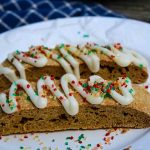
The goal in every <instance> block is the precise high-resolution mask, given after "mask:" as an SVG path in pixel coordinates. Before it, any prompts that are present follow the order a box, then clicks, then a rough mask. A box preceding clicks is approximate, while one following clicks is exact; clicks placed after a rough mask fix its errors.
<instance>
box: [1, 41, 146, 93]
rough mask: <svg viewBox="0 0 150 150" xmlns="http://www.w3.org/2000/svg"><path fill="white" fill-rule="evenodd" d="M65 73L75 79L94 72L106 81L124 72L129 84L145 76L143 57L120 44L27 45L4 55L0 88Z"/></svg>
mask: <svg viewBox="0 0 150 150" xmlns="http://www.w3.org/2000/svg"><path fill="white" fill-rule="evenodd" d="M65 72H67V73H73V74H75V75H76V76H77V77H78V78H80V77H81V78H87V77H89V76H90V75H92V74H97V75H100V76H101V77H103V78H104V79H109V80H115V79H117V77H120V76H122V75H125V76H128V77H130V78H131V80H132V82H133V83H143V82H145V81H146V79H147V78H148V72H147V62H146V60H145V59H144V58H143V57H142V56H141V55H139V54H138V53H136V52H133V51H129V50H126V49H124V48H123V47H122V46H121V45H120V44H115V45H109V46H103V47H102V46H99V45H97V44H86V45H84V46H79V45H78V46H71V45H64V44H61V45H60V46H56V47H55V48H54V49H48V48H47V47H44V46H37V47H32V48H30V50H29V52H20V51H18V50H16V51H15V52H14V53H12V54H9V55H8V59H7V60H6V61H4V62H3V63H2V66H0V74H1V75H0V83H1V84H0V91H3V90H4V89H8V88H9V86H10V85H11V82H12V81H15V80H16V79H18V78H23V79H27V80H28V81H30V82H36V81H37V80H38V79H39V78H40V77H41V76H43V75H49V74H54V75H55V77H56V79H60V77H61V76H62V75H63V74H65Z"/></svg>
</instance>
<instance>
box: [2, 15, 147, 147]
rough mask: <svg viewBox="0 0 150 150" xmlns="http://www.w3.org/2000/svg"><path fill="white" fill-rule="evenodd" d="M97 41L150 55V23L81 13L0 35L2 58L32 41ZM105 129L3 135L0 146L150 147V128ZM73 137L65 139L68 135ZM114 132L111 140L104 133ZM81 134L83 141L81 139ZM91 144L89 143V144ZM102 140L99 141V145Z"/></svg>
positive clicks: (22, 48) (39, 42)
mask: <svg viewBox="0 0 150 150" xmlns="http://www.w3.org/2000/svg"><path fill="white" fill-rule="evenodd" d="M88 41H89V42H96V43H100V44H105V43H113V42H121V43H122V44H123V45H125V46H126V47H128V48H131V49H135V50H137V51H139V52H140V53H142V54H143V55H144V56H145V57H146V58H147V59H149V58H150V51H149V50H150V25H149V24H146V23H142V22H139V21H134V20H129V19H117V18H105V17H81V18H70V19H57V20H52V21H47V22H41V23H36V24H33V25H28V26H24V27H21V28H17V29H15V30H11V31H8V32H6V33H3V34H1V35H0V61H3V60H4V59H5V58H6V56H7V54H8V53H9V52H11V51H14V50H16V49H19V50H24V51H26V50H27V49H28V47H29V46H31V45H39V44H43V45H46V46H49V47H53V46H55V45H56V44H60V43H69V44H76V43H84V42H88ZM106 132H108V131H105V130H90V131H65V132H53V133H48V134H46V133H38V134H37V133H36V134H33V135H31V134H27V136H24V135H15V136H14V135H12V136H4V137H2V139H1V140H0V150H18V149H24V150H25V149H29V150H31V149H33V150H39V149H40V150H49V149H52V150H65V149H67V148H68V150H69V148H71V149H73V150H76V149H77V150H80V149H82V150H98V149H100V147H99V146H100V145H102V146H103V149H105V150H123V149H124V148H127V147H130V146H131V148H130V149H131V150H149V140H150V129H138V130H129V131H128V132H126V133H124V134H121V133H120V132H122V130H121V131H120V130H117V131H115V132H113V133H111V134H110V135H108V136H105V134H106ZM71 136H72V137H73V139H66V138H67V137H71ZM112 136H114V139H113V140H110V144H105V141H104V137H105V138H106V139H107V140H109V137H112ZM80 138H81V141H82V143H79V141H78V139H80ZM88 144H89V145H88ZM97 144H100V145H97Z"/></svg>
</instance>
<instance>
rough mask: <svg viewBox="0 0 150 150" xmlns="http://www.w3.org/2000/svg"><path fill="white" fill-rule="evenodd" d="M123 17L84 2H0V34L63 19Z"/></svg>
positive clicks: (74, 0)
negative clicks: (42, 22)
mask: <svg viewBox="0 0 150 150" xmlns="http://www.w3.org/2000/svg"><path fill="white" fill-rule="evenodd" d="M75 16H112V17H123V16H122V15H119V14H116V13H114V12H112V11H111V10H109V9H107V8H105V7H104V6H103V5H101V4H99V3H96V2H95V3H94V2H86V1H84V0H81V1H78V0H0V33H1V32H4V31H7V30H10V29H13V28H15V27H19V26H22V25H26V24H30V23H34V22H39V21H44V20H49V19H55V18H64V17H75Z"/></svg>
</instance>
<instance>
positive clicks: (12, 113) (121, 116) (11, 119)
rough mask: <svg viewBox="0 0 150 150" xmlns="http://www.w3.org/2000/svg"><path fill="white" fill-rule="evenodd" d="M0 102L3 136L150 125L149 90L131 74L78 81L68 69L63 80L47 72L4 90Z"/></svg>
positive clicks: (20, 80)
mask: <svg viewBox="0 0 150 150" xmlns="http://www.w3.org/2000/svg"><path fill="white" fill-rule="evenodd" d="M0 104H1V108H2V109H1V111H0V134H1V135H8V134H14V133H29V132H44V131H59V130H68V129H98V128H113V127H126V128H146V127H150V94H149V93H148V92H147V91H146V90H145V89H144V88H143V87H140V86H137V85H132V83H131V80H130V79H129V78H128V77H120V78H118V80H116V81H114V82H110V81H106V80H104V79H103V78H101V77H100V76H97V75H93V76H90V78H89V79H88V80H87V79H86V80H78V79H77V78H76V76H75V75H73V74H71V73H68V74H65V75H63V76H62V77H61V80H60V81H55V80H54V76H53V75H51V76H42V77H41V78H40V79H39V80H38V82H37V85H36V83H35V82H34V83H32V84H30V83H29V82H28V81H26V80H24V79H18V80H16V81H15V82H13V83H12V85H11V87H10V89H9V90H7V91H5V92H3V93H1V94H0Z"/></svg>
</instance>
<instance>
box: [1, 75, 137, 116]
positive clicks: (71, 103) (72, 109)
mask: <svg viewBox="0 0 150 150" xmlns="http://www.w3.org/2000/svg"><path fill="white" fill-rule="evenodd" d="M114 83H115V82H114ZM114 83H113V82H108V81H106V80H104V79H102V78H101V77H99V76H96V75H93V76H91V77H90V78H89V81H88V83H85V84H86V87H88V88H89V90H88V91H87V89H86V88H85V86H83V85H81V83H80V82H78V79H77V78H76V76H75V75H73V74H71V73H68V74H65V75H63V76H62V78H61V87H62V90H63V92H64V93H63V92H61V91H60V90H59V88H57V87H56V85H55V83H54V77H53V76H45V77H41V78H40V79H39V80H38V82H37V90H38V93H37V94H36V92H35V91H34V90H33V88H32V87H31V85H30V84H29V82H27V81H26V80H24V79H19V80H17V81H15V82H13V84H12V85H11V87H10V91H9V98H8V99H7V96H6V94H5V93H1V94H0V104H1V108H2V110H3V111H4V112H5V113H8V114H11V113H14V112H16V111H17V110H18V107H17V106H18V104H17V100H16V94H15V93H16V91H17V89H18V88H19V87H22V88H23V89H24V90H25V92H26V93H27V95H28V96H29V97H30V99H31V102H32V103H33V104H34V105H35V106H36V107H37V108H45V107H46V106H47V102H48V101H47V98H46V97H45V96H44V95H43V93H44V92H43V90H44V86H47V88H49V89H50V91H51V93H52V94H53V95H54V96H56V97H57V98H58V99H59V100H60V102H61V104H62V105H63V107H64V109H65V110H66V112H67V113H68V114H70V115H76V114H77V113H78V112H79V104H78V101H77V100H76V98H75V97H74V96H73V93H71V92H70V89H69V84H70V85H71V86H72V87H73V88H74V89H75V90H76V91H77V92H78V93H79V94H80V95H81V96H82V97H83V98H84V99H86V101H88V102H89V103H91V104H101V103H102V102H103V100H104V97H105V95H106V94H108V93H109V94H110V95H111V96H112V97H113V98H114V99H115V100H116V101H117V102H118V103H120V104H122V105H128V104H130V103H131V102H132V101H133V95H134V94H135V91H134V89H133V88H132V84H131V81H130V79H129V78H127V77H126V78H119V79H118V81H117V82H116V83H117V84H118V88H119V89H120V91H121V92H122V95H121V94H119V93H118V92H116V91H115V88H114V86H113V85H114Z"/></svg>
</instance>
